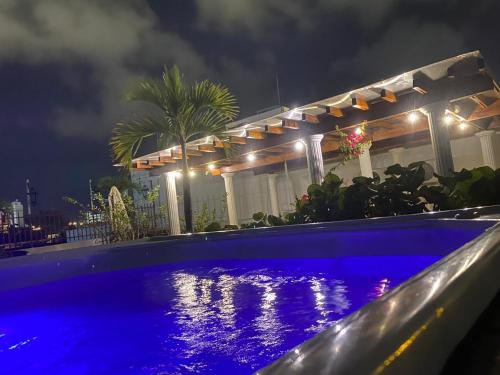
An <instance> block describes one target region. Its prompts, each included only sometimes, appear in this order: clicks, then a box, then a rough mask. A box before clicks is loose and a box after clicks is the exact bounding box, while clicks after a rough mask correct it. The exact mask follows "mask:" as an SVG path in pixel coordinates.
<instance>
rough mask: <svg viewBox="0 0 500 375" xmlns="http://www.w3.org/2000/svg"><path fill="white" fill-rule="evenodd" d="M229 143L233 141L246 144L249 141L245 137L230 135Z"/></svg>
mask: <svg viewBox="0 0 500 375" xmlns="http://www.w3.org/2000/svg"><path fill="white" fill-rule="evenodd" d="M229 143H232V144H235V145H244V144H246V143H247V141H246V139H245V137H236V136H230V137H229Z"/></svg>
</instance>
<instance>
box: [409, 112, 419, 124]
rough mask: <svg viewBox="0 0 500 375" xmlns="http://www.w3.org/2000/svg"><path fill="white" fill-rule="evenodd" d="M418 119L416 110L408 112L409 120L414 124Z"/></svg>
mask: <svg viewBox="0 0 500 375" xmlns="http://www.w3.org/2000/svg"><path fill="white" fill-rule="evenodd" d="M417 120H418V115H417V114H416V113H415V112H410V113H409V114H408V121H409V122H410V123H412V124H414V123H416V122H417Z"/></svg>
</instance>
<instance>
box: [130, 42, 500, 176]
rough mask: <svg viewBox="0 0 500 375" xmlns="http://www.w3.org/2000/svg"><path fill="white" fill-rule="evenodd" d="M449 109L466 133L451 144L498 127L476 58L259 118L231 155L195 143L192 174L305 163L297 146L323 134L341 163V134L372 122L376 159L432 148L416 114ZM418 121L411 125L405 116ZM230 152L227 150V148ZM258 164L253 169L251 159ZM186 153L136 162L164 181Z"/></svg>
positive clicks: (174, 151)
mask: <svg viewBox="0 0 500 375" xmlns="http://www.w3.org/2000/svg"><path fill="white" fill-rule="evenodd" d="M440 101H448V102H450V105H449V107H448V111H449V113H450V115H452V116H453V117H455V118H456V121H457V123H458V122H459V121H465V122H467V124H468V126H467V127H466V129H462V130H460V129H457V127H452V128H451V130H450V136H451V137H452V138H456V137H461V136H466V135H470V134H472V133H474V132H475V131H478V130H481V129H485V128H488V127H495V128H496V127H500V123H499V121H498V120H497V118H498V116H499V115H500V94H499V89H498V86H497V84H496V83H495V81H494V80H493V78H492V77H491V75H490V74H489V73H488V72H487V70H486V68H485V64H484V61H483V59H482V57H481V55H480V53H479V52H478V51H475V52H471V53H467V54H464V55H460V56H456V57H453V58H450V59H447V60H443V61H440V62H438V63H435V64H431V65H428V66H425V67H422V68H419V69H415V70H412V71H410V72H407V73H403V74H401V75H398V76H396V77H392V78H390V79H386V80H384V81H380V82H377V83H374V84H372V85H368V86H365V87H362V88H359V89H357V90H352V91H349V92H347V93H343V94H340V95H336V96H333V97H330V98H327V99H323V100H320V101H317V102H314V103H310V104H307V105H304V106H300V107H297V108H294V109H291V110H286V111H284V112H281V113H279V112H277V113H275V114H273V115H271V116H268V117H265V116H262V115H257V116H253V117H252V118H247V119H243V120H239V121H237V122H235V123H231V124H228V130H227V131H226V136H227V137H228V141H227V142H228V143H229V144H230V152H229V153H228V152H227V147H226V148H225V147H224V146H225V145H224V144H223V142H221V141H220V140H218V139H215V138H214V137H206V138H203V139H199V140H196V141H194V142H190V143H189V144H188V155H189V164H190V168H192V169H193V170H200V171H205V170H207V168H208V165H209V164H213V165H215V166H216V168H215V169H214V170H212V173H213V174H219V173H221V172H238V171H243V170H255V171H266V170H267V171H271V170H273V169H275V168H276V166H277V165H278V166H280V165H281V163H282V162H284V161H285V160H286V161H293V160H297V159H301V158H302V159H303V158H304V151H302V152H298V151H297V150H295V149H294V147H293V146H294V144H295V142H296V141H297V140H299V139H301V138H303V137H306V136H309V135H312V134H324V135H325V139H324V140H323V142H322V150H323V154H324V159H327V160H328V159H333V158H335V157H336V156H338V139H337V138H336V136H335V128H336V126H338V127H339V128H341V129H349V128H353V127H355V126H357V125H359V124H360V123H362V122H364V121H366V123H367V127H366V129H367V132H368V134H369V135H370V137H371V139H372V141H373V146H372V149H371V151H372V152H375V153H376V152H379V151H381V150H385V149H388V148H391V147H398V146H403V145H406V146H410V145H414V144H419V143H424V142H429V131H428V124H427V117H426V116H425V115H424V114H423V113H421V112H415V111H416V110H418V109H421V108H422V107H424V106H426V105H429V104H432V103H435V102H440ZM410 112H415V113H417V114H418V118H417V120H416V121H415V123H413V124H411V123H409V121H408V120H407V114H408V113H410ZM226 146H227V145H226ZM248 154H254V155H255V156H256V158H255V160H253V161H248V160H247V155H248ZM178 160H180V147H178V146H177V147H171V148H168V149H165V150H160V151H157V152H155V153H151V154H148V155H144V156H141V157H138V158H136V159H134V160H133V163H134V164H133V165H134V168H136V169H141V170H142V169H144V170H150V171H151V173H152V174H159V173H163V172H168V171H172V170H177V169H179V168H180V163H178Z"/></svg>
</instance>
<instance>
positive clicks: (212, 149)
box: [198, 144, 217, 153]
mask: <svg viewBox="0 0 500 375" xmlns="http://www.w3.org/2000/svg"><path fill="white" fill-rule="evenodd" d="M198 151H200V152H210V153H212V152H216V151H217V150H216V149H215V146H214V145H211V144H204V145H199V146H198Z"/></svg>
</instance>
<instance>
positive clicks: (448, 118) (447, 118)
mask: <svg viewBox="0 0 500 375" xmlns="http://www.w3.org/2000/svg"><path fill="white" fill-rule="evenodd" d="M443 121H444V123H445V124H446V125H450V124H451V123H452V122H453V117H452V116H450V115H446V116H444V118H443Z"/></svg>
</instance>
